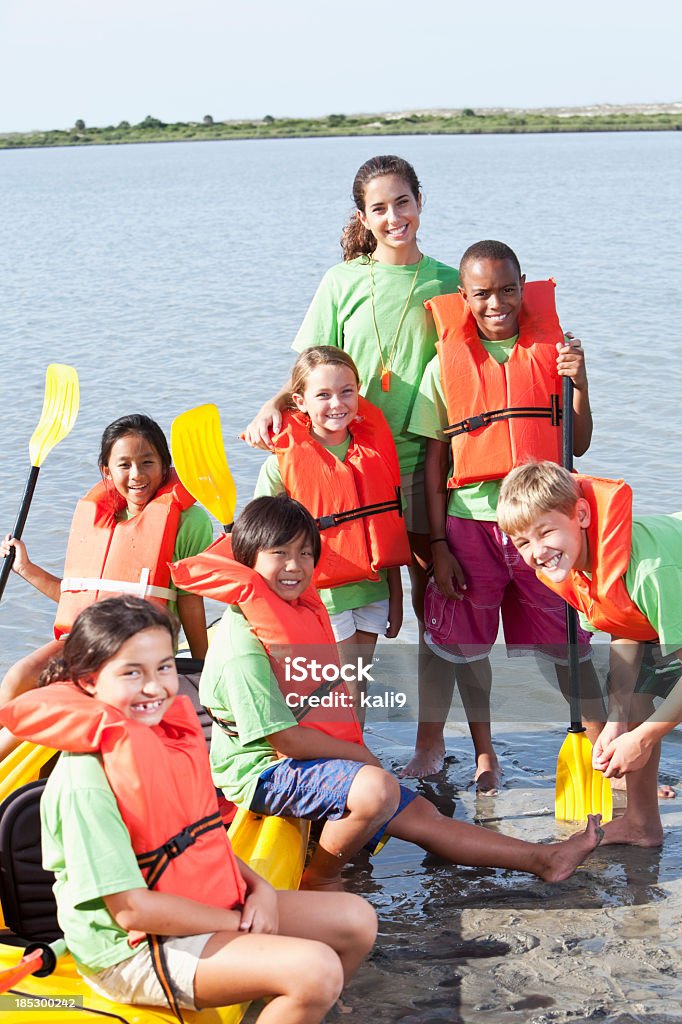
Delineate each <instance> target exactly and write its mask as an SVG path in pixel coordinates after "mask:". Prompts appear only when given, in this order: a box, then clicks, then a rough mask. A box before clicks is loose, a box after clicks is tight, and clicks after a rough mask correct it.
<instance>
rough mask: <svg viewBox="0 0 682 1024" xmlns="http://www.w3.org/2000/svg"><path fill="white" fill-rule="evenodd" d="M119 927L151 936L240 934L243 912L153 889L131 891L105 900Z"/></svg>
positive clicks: (107, 897) (115, 894) (114, 894)
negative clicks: (208, 933) (206, 933)
mask: <svg viewBox="0 0 682 1024" xmlns="http://www.w3.org/2000/svg"><path fill="white" fill-rule="evenodd" d="M103 899H104V902H105V904H106V907H107V910H108V911H109V913H110V914H111V916H112V917H113V919H114V921H115V922H116V924H117V925H118V926H119V928H122V929H123V930H124V931H126V932H133V931H134V932H138V931H139V932H145V933H147V934H149V935H199V934H201V933H202V932H219V931H225V932H238V931H239V926H240V923H241V917H242V915H241V913H240V911H238V910H223V909H222V908H221V907H211V906H209V905H208V904H206V903H197V901H196V900H190V899H187V898H186V897H185V896H175V895H173V894H172V893H167V892H156V891H155V890H153V889H147V888H146V887H145V888H140V889H127V890H125V891H124V892H117V893H112V894H111V895H109V896H104V897H103Z"/></svg>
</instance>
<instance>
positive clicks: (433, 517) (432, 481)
mask: <svg viewBox="0 0 682 1024" xmlns="http://www.w3.org/2000/svg"><path fill="white" fill-rule="evenodd" d="M449 470H450V446H449V444H448V443H447V442H444V441H438V440H437V439H436V438H433V437H429V438H427V440H426V461H425V463H424V487H425V489H426V511H427V514H428V517H429V530H430V531H431V558H432V559H433V576H434V579H435V581H436V583H437V584H438V589H439V590H440V592H441V594H443V596H444V597H449V598H450V599H451V600H454V601H461V600H462V590H466V581H465V578H464V573H463V572H462V567H461V565H460V564H459V562H458V561H457V559H456V558H455V556H454V555H453V554H452V552H451V551H450V548H449V547H448V545H447V542H446V540H445V527H446V523H447V502H448V488H447V481H448V473H449ZM453 577H454V579H455V580H456V581H457V588H458V589H455V586H454V584H453Z"/></svg>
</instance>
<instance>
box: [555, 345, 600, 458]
mask: <svg viewBox="0 0 682 1024" xmlns="http://www.w3.org/2000/svg"><path fill="white" fill-rule="evenodd" d="M566 339H567V340H566V344H564V345H557V351H558V356H557V371H558V373H559V375H560V376H561V377H570V378H571V380H572V381H573V454H574V455H577V456H580V455H584V454H585V452H586V451H587V449H588V448H589V447H590V442H591V440H592V410H591V409H590V395H589V390H588V385H587V371H586V369H585V353H584V352H583V347H582V342H581V341H580V339H579V338H575V337H574V336H573V335H572V334H571V332H570V331H567V332H566Z"/></svg>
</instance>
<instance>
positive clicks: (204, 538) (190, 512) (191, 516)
mask: <svg viewBox="0 0 682 1024" xmlns="http://www.w3.org/2000/svg"><path fill="white" fill-rule="evenodd" d="M212 541H213V526H212V525H211V520H210V519H209V516H208V513H207V512H206V511H205V510H204V509H203V508H202V507H201V505H190V507H189V508H186V509H185V511H184V512H181V514H180V525H179V526H178V532H177V535H176V537H175V550H174V551H173V561H174V562H179V561H180V559H182V558H191V557H192V555H198V554H199V552H200V551H205V550H206V548H207V547H208V546H209V544H211V543H212Z"/></svg>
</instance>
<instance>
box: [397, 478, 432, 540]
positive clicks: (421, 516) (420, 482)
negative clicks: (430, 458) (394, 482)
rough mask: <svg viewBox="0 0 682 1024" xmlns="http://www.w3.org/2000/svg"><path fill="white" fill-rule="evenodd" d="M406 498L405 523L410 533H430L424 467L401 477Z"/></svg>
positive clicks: (401, 484)
mask: <svg viewBox="0 0 682 1024" xmlns="http://www.w3.org/2000/svg"><path fill="white" fill-rule="evenodd" d="M400 486H401V487H402V490H403V496H404V498H405V512H404V515H405V525H406V526H407V529H408V531H409V532H410V533H429V518H428V516H427V514H426V495H425V494H424V469H423V468H422V469H415V471H414V472H413V473H405V474H404V475H403V476H402V477H401V478H400Z"/></svg>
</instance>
